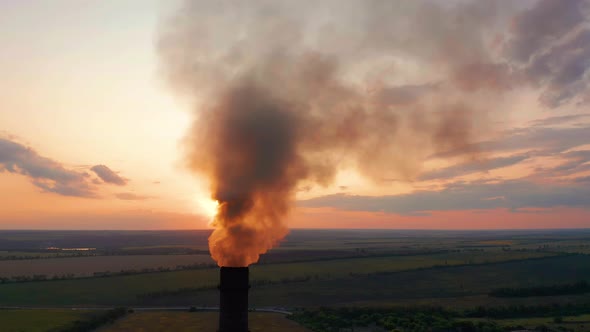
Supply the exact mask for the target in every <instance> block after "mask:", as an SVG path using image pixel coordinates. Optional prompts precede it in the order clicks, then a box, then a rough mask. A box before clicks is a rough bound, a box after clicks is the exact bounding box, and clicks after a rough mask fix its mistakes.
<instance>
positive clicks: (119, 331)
mask: <svg viewBox="0 0 590 332" xmlns="http://www.w3.org/2000/svg"><path fill="white" fill-rule="evenodd" d="M249 318H250V319H249V326H250V331H251V332H275V331H284V332H308V331H309V330H307V329H305V328H303V327H301V326H299V325H298V324H297V323H295V322H293V321H291V320H289V319H287V318H285V316H284V315H281V314H274V313H259V312H256V313H250V316H249ZM217 324H218V313H216V312H192V313H190V312H169V311H162V312H142V313H134V314H130V315H128V316H127V317H125V318H123V319H121V320H119V321H117V322H115V324H113V325H111V326H107V327H104V328H102V329H99V331H97V332H135V331H142V332H152V331H153V332H158V331H175V332H183V331H187V332H188V331H191V332H193V331H202V332H215V331H217Z"/></svg>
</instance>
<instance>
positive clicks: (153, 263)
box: [0, 255, 214, 278]
mask: <svg viewBox="0 0 590 332" xmlns="http://www.w3.org/2000/svg"><path fill="white" fill-rule="evenodd" d="M213 263H214V262H213V260H212V259H211V257H210V256H209V255H128V256H88V257H62V258H59V259H57V258H55V259H28V260H4V261H3V260H0V277H12V276H23V275H29V276H30V275H45V276H47V277H48V278H51V277H53V276H60V275H70V274H71V275H75V276H78V277H87V276H92V275H93V274H94V273H95V272H106V271H110V272H119V271H122V270H141V269H145V268H153V269H157V268H172V269H173V268H175V267H176V266H178V265H193V264H213Z"/></svg>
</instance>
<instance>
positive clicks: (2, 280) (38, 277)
mask: <svg viewBox="0 0 590 332" xmlns="http://www.w3.org/2000/svg"><path fill="white" fill-rule="evenodd" d="M216 266H217V265H215V264H211V263H195V264H190V265H177V266H176V267H173V268H170V267H162V266H160V267H156V268H143V269H124V270H120V271H103V272H94V273H93V274H92V276H79V275H76V274H73V273H67V274H55V275H46V274H33V275H18V276H10V277H0V284H7V283H20V282H32V281H55V280H67V279H80V278H106V277H116V276H124V275H133V274H145V273H157V272H172V271H181V270H197V269H208V268H213V267H216Z"/></svg>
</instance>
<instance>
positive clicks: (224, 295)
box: [219, 266, 250, 332]
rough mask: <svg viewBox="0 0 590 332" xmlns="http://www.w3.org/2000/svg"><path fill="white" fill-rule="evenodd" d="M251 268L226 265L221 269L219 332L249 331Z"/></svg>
mask: <svg viewBox="0 0 590 332" xmlns="http://www.w3.org/2000/svg"><path fill="white" fill-rule="evenodd" d="M249 289H250V284H249V270H248V268H247V267H225V266H222V267H221V269H220V270H219V295H220V297H219V332H248V290H249Z"/></svg>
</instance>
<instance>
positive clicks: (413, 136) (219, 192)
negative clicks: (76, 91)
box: [158, 0, 504, 267]
mask: <svg viewBox="0 0 590 332" xmlns="http://www.w3.org/2000/svg"><path fill="white" fill-rule="evenodd" d="M493 3H495V2H487V1H486V2H479V1H478V2H477V3H476V4H468V5H461V6H457V7H449V6H446V7H445V6H442V5H441V6H439V5H435V4H434V3H432V2H423V1H389V0H387V1H368V0H362V1H361V0H359V1H354V0H349V1H340V0H338V1H321V2H317V1H276V0H268V1H266V0H262V1H224V0H215V1H186V2H185V3H184V6H183V7H182V8H181V10H180V11H178V12H177V14H176V15H175V16H174V17H172V19H171V20H170V21H169V22H167V24H165V26H164V29H163V30H162V34H161V38H160V40H159V43H158V47H159V51H160V55H161V57H162V59H163V63H164V69H165V75H166V76H167V77H168V78H169V80H170V82H171V83H172V85H173V87H174V88H175V89H177V91H179V92H180V93H182V94H185V95H188V96H189V97H190V98H191V100H192V101H193V102H194V103H195V122H194V125H193V126H192V129H191V131H190V132H189V133H188V135H187V139H186V143H187V147H188V153H187V160H188V164H189V166H190V168H191V169H192V170H193V171H195V172H196V173H197V174H200V175H204V176H205V177H206V178H207V179H209V181H210V184H211V192H212V197H213V199H215V200H217V201H218V202H219V211H218V214H217V216H216V218H215V220H214V224H213V225H214V227H215V231H214V232H213V234H212V235H211V238H210V250H211V253H212V255H213V257H214V259H215V260H216V261H217V262H218V264H219V265H221V266H235V267H239V266H247V265H249V264H251V263H253V262H256V261H257V260H258V257H259V255H260V254H262V253H264V252H266V251H267V250H268V249H270V248H272V247H273V246H274V245H275V244H276V243H277V242H278V241H280V240H281V239H282V238H283V237H284V236H285V235H286V234H287V227H286V225H285V224H284V219H285V216H286V215H287V213H288V211H289V208H290V207H291V205H292V203H293V200H294V198H295V193H296V191H297V188H299V187H301V186H306V185H310V184H312V185H313V184H317V185H329V184H330V183H331V182H332V180H333V179H334V177H335V175H336V173H337V172H338V171H339V170H341V169H343V168H350V169H356V170H357V171H359V172H360V173H362V174H364V175H366V176H367V177H369V178H370V179H374V180H377V181H379V180H382V179H385V178H393V177H395V178H405V179H412V178H414V177H416V176H417V175H418V173H419V172H420V169H421V164H422V163H423V161H424V160H425V158H427V156H429V155H432V154H434V153H437V152H443V151H447V150H453V151H464V152H465V153H466V154H473V153H475V152H476V151H475V149H474V148H473V146H475V145H474V144H472V143H473V140H474V138H475V133H477V132H478V130H480V129H481V128H480V127H477V123H478V121H480V120H483V119H485V112H484V111H483V110H482V107H481V106H480V105H482V104H483V102H482V101H483V100H488V99H489V98H491V97H490V96H488V95H485V94H483V95H482V94H473V95H472V93H473V90H474V89H473V88H471V87H470V88H469V89H463V88H462V87H463V86H464V85H465V84H467V83H464V82H468V81H469V80H472V79H473V80H475V79H474V78H472V77H467V76H468V74H469V73H468V72H466V73H464V74H462V76H461V82H459V83H457V82H452V81H447V82H440V77H455V76H456V75H455V73H457V72H460V73H461V68H464V67H466V66H471V67H472V68H485V70H483V71H480V72H481V73H482V75H489V72H490V71H493V70H496V67H495V66H493V65H488V63H489V62H490V61H491V60H490V58H489V56H487V55H486V53H485V52H484V44H485V43H484V42H485V40H484V37H485V36H484V34H483V33H482V29H481V26H482V25H485V24H492V23H493V22H492V21H493V20H494V19H495V17H500V16H502V15H501V12H500V11H499V10H498V9H497V8H496V6H495V5H493ZM441 17H444V18H445V20H442V19H441ZM417 18H420V22H421V24H422V25H420V26H419V27H418V28H416V27H415V25H416V20H417ZM460 19H462V20H463V21H462V22H464V23H465V24H471V25H472V26H471V28H466V27H465V26H462V25H457V22H458V20H460ZM466 19H468V20H467V21H466ZM404 29H407V30H404ZM399 31H405V32H404V33H400V32H399ZM406 33H411V35H407V34H406ZM408 56H411V57H413V58H415V60H416V61H427V62H429V63H432V68H429V69H432V75H426V77H428V78H429V79H431V81H426V82H413V83H412V84H409V85H402V84H400V83H399V82H404V81H403V80H400V79H396V72H398V70H397V69H396V66H397V67H399V66H401V65H400V64H399V63H397V62H396V60H395V57H408ZM498 67H499V69H503V68H500V67H502V66H498ZM392 68H393V69H392ZM478 73H479V72H476V73H475V74H478ZM498 77H502V78H503V77H504V76H498ZM494 79H495V78H494ZM499 80H500V79H495V80H494V81H493V82H491V83H487V84H496V81H499ZM475 81H477V80H475ZM405 83H406V82H404V84H405ZM497 84H501V83H497ZM497 90H499V89H496V90H494V91H497Z"/></svg>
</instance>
